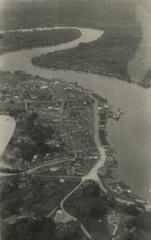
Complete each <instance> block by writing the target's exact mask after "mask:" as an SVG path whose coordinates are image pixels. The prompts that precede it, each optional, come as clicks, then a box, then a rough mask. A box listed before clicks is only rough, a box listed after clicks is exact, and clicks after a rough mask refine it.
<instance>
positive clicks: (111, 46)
mask: <svg viewBox="0 0 151 240" xmlns="http://www.w3.org/2000/svg"><path fill="white" fill-rule="evenodd" d="M134 29H135V31H134ZM134 35H135V36H134ZM134 38H135V40H136V41H135V42H134ZM139 39H140V29H139V27H138V28H136V26H131V27H130V28H126V27H125V29H123V28H122V34H121V30H120V29H118V28H117V29H110V30H107V31H106V32H105V33H104V35H103V36H102V37H101V38H99V39H97V40H96V41H95V42H93V43H86V44H84V43H81V44H79V46H78V47H77V48H74V49H69V50H68V51H64V50H63V51H57V52H54V53H49V52H48V53H47V54H45V55H41V56H38V57H36V58H32V63H33V64H34V65H36V66H39V67H43V68H54V69H65V70H73V71H82V72H87V73H93V74H99V75H104V76H109V77H115V78H118V79H120V80H124V81H127V82H132V79H131V76H130V75H128V73H127V65H128V62H129V61H130V60H131V59H132V58H133V57H134V54H135V52H136V50H137V48H138V46H139Z"/></svg>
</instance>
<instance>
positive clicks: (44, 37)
mask: <svg viewBox="0 0 151 240" xmlns="http://www.w3.org/2000/svg"><path fill="white" fill-rule="evenodd" d="M80 35H81V33H80V31H79V30H78V29H57V28H51V27H50V28H45V29H41V30H40V29H31V30H30V29H29V30H28V29H27V30H26V31H21V30H20V31H1V32H0V54H4V53H6V52H11V51H17V50H23V49H31V48H35V47H48V46H53V45H55V46H56V45H59V44H63V43H67V42H70V41H73V40H75V39H77V38H79V37H80Z"/></svg>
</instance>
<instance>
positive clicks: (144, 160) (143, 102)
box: [0, 28, 151, 201]
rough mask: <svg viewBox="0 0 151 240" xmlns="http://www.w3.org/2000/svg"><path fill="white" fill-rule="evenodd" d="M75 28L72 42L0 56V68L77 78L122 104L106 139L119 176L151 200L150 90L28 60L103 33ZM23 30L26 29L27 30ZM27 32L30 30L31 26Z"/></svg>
mask: <svg viewBox="0 0 151 240" xmlns="http://www.w3.org/2000/svg"><path fill="white" fill-rule="evenodd" d="M45 29H46V28H45ZM45 29H44V30H45ZM78 29H79V30H80V31H81V36H80V38H78V39H76V40H74V41H72V42H69V43H66V44H61V45H58V46H52V47H43V48H34V49H30V50H22V51H16V52H10V53H7V54H4V55H1V56H0V69H1V70H6V71H15V70H22V71H26V72H28V73H31V74H34V75H37V74H38V75H39V76H41V77H45V78H58V79H62V80H65V81H71V82H75V81H77V82H78V83H79V85H81V86H83V87H84V88H87V89H90V90H92V91H94V92H96V93H97V94H100V95H101V96H103V97H106V98H107V99H108V101H109V103H110V104H111V105H112V106H113V108H115V109H117V108H118V107H121V108H122V111H123V112H124V115H123V116H122V117H121V119H120V121H119V122H117V123H115V122H114V123H113V122H111V121H109V122H108V130H109V136H108V138H109V142H110V144H111V146H112V147H113V149H114V150H116V158H117V160H118V161H119V168H118V177H119V179H120V180H122V181H125V182H126V183H127V184H129V185H130V187H131V188H132V190H134V192H135V193H137V195H138V196H141V197H145V198H146V199H147V200H149V201H151V193H150V189H151V174H150V170H151V147H150V144H151V108H150V102H151V90H150V89H147V90H146V89H143V88H141V87H138V86H137V85H133V84H129V83H127V82H123V81H120V80H117V79H115V78H111V77H105V76H99V75H95V74H90V73H83V72H75V71H64V70H53V69H43V68H39V67H36V66H33V65H32V63H31V58H32V57H36V56H39V55H40V54H44V53H47V52H53V51H58V50H62V49H68V48H72V47H76V46H77V45H78V44H79V43H81V42H91V41H94V40H96V39H98V38H99V37H101V36H102V34H103V31H98V30H94V29H82V28H78ZM22 31H23V30H22ZM26 31H28V30H27V29H26ZM30 31H32V30H31V29H30ZM41 31H42V29H41Z"/></svg>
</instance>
